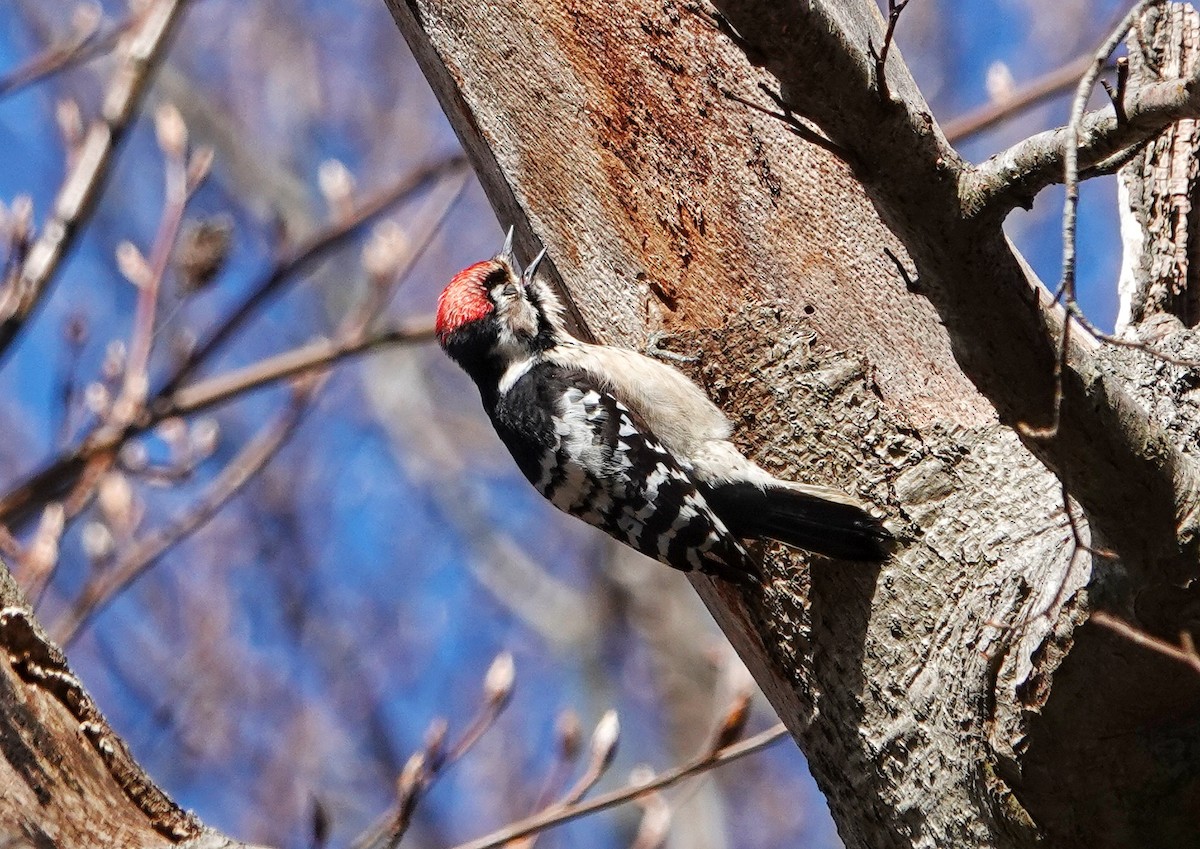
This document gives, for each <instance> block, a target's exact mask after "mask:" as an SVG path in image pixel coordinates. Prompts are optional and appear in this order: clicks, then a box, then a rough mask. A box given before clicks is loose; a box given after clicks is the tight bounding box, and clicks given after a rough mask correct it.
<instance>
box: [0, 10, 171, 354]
mask: <svg viewBox="0 0 1200 849" xmlns="http://www.w3.org/2000/svg"><path fill="white" fill-rule="evenodd" d="M187 5H188V0H159V2H158V3H156V4H154V5H153V6H152V7H150V8H149V9H148V10H147V11H146V13H145V17H144V18H143V19H142V20H141V21H140V22H139V25H138V26H137V27H136V29H134V30H132V31H131V32H130V33H129V34H128V45H127V46H126V47H125V48H124V49H123V50H122V51H121V52H120V62H119V66H118V68H117V69H116V71H115V72H114V73H113V77H112V80H111V81H110V83H109V86H108V90H107V91H106V93H105V96H104V107H103V109H102V110H101V118H100V120H99V121H97V122H96V123H95V124H93V125H92V127H91V129H90V130H89V131H88V134H87V138H86V139H85V140H84V142H83V146H82V148H81V149H80V151H79V152H78V154H77V156H76V158H75V160H74V166H73V167H72V168H71V170H70V172H69V173H68V174H67V177H66V179H65V180H64V181H63V184H62V187H61V188H60V189H59V192H58V196H57V197H56V198H55V201H54V209H53V212H52V214H51V217H50V220H48V221H47V222H46V223H45V225H44V226H43V227H42V230H41V233H40V234H39V236H38V238H37V241H35V242H34V243H33V246H32V247H31V248H30V249H29V253H28V254H27V255H26V256H25V259H24V262H22V263H21V268H20V270H19V271H18V273H17V274H16V279H15V280H14V281H13V285H12V286H11V287H10V288H9V289H7V290H5V291H4V292H3V293H0V357H3V356H4V354H5V353H7V351H8V350H9V349H10V348H11V346H12V343H13V340H14V339H16V337H17V334H18V333H20V331H21V329H22V328H23V327H24V326H25V324H26V321H27V320H28V318H29V316H30V314H31V313H32V312H33V311H34V309H35V308H36V307H37V305H38V304H39V303H40V302H41V300H42V298H43V296H44V295H45V293H46V291H47V289H48V288H49V286H50V284H51V282H52V281H53V279H54V276H55V272H56V271H57V270H58V267H59V265H60V264H61V263H62V261H63V258H64V257H66V255H67V253H68V251H70V249H71V247H72V246H73V245H74V243H75V238H76V237H77V236H78V234H79V231H80V229H81V228H82V226H83V225H84V224H85V223H86V222H87V220H88V219H89V218H90V216H91V214H92V210H93V209H94V208H95V206H96V202H97V200H99V198H100V193H101V191H102V190H103V188H104V185H105V183H106V182H107V180H108V176H109V174H110V173H111V171H112V164H113V160H114V158H115V152H116V149H117V147H118V146H119V145H120V143H121V141H122V140H123V139H124V137H125V135H126V133H127V132H128V130H129V128H130V126H131V125H132V124H133V121H134V119H135V118H136V117H137V114H138V109H139V107H140V106H141V102H142V96H143V95H144V94H145V92H146V89H147V87H148V85H149V81H150V78H151V77H152V76H153V72H154V70H155V68H156V67H157V66H158V64H159V62H160V60H161V59H162V57H163V55H164V54H165V53H166V50H167V45H168V43H169V42H170V36H171V34H172V33H173V32H174V31H175V29H176V27H177V25H178V23H179V20H180V18H181V17H182V15H183V12H184V10H185V9H186V8H187Z"/></svg>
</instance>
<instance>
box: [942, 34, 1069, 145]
mask: <svg viewBox="0 0 1200 849" xmlns="http://www.w3.org/2000/svg"><path fill="white" fill-rule="evenodd" d="M1091 64H1092V54H1091V53H1088V54H1086V55H1084V56H1076V57H1075V58H1074V59H1072V60H1071V61H1069V62H1067V63H1066V64H1064V65H1062V66H1061V67H1058V68H1055V69H1054V70H1052V71H1047V72H1046V73H1045V74H1042V75H1041V76H1040V77H1037V78H1036V79H1033V80H1031V81H1029V82H1028V83H1026V84H1025V85H1023V86H1021V87H1020V88H1018V89H1017V90H1016V91H1014V92H1013V93H1012V94H1010V95H1008V96H1007V97H1005V98H1004V99H1003V100H1000V101H998V102H995V103H987V104H984V105H983V106H980V107H979V108H977V109H974V110H972V111H971V112H968V113H967V114H965V115H961V116H959V117H958V118H953V119H951V120H949V121H947V122H946V123H944V124H942V133H944V134H945V136H946V141H948V142H950V144H955V145H956V144H959V143H961V142H963V141H965V140H966V139H968V138H970V137H971V136H973V135H976V134H977V133H981V132H983V131H984V130H987V129H991V128H992V127H994V126H995V125H996V124H999V123H1000V122H1002V121H1006V120H1008V119H1009V118H1011V117H1013V116H1014V115H1017V114H1019V113H1021V112H1024V111H1025V110H1026V109H1030V108H1032V107H1034V106H1037V105H1038V104H1039V103H1043V102H1044V101H1046V100H1049V99H1050V98H1052V97H1054V96H1055V95H1058V94H1062V93H1063V92H1066V91H1069V90H1071V89H1073V88H1075V86H1076V85H1078V83H1079V78H1080V77H1081V76H1082V75H1083V73H1084V72H1085V71H1087V69H1088V68H1089V67H1091Z"/></svg>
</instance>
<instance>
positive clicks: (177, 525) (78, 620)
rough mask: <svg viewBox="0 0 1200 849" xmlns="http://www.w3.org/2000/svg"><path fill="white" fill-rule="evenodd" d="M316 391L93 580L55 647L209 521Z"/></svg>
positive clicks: (296, 401)
mask: <svg viewBox="0 0 1200 849" xmlns="http://www.w3.org/2000/svg"><path fill="white" fill-rule="evenodd" d="M317 388H319V387H318V385H317V384H313V383H310V384H309V385H308V386H306V387H303V388H299V389H296V390H295V391H294V392H293V393H292V398H291V400H290V402H289V403H288V406H287V407H286V408H285V409H284V410H283V412H282V413H281V414H280V415H279V417H278V418H277V419H276V420H275V421H273V422H271V423H270V424H268V425H267V426H266V427H264V428H263V429H262V430H261V431H260V432H259V433H258V434H257V435H256V436H255V437H254V438H253V439H251V440H250V441H249V442H248V443H247V444H246V445H245V446H244V447H243V448H242V449H241V450H240V451H239V452H238V453H237V455H236V456H235V457H234V458H233V459H232V460H230V461H229V464H228V465H226V467H225V468H224V469H223V470H222V471H221V473H220V474H219V475H218V476H217V477H216V478H215V479H214V480H213V482H212V484H211V485H210V486H209V487H208V489H207V491H206V492H205V493H204V494H203V495H202V496H201V497H200V498H199V499H198V500H197V502H196V503H195V504H194V505H192V506H191V507H190V508H189V509H188V510H187V511H186V512H185V513H184V514H183V515H181V516H179V517H178V518H177V519H175V520H173V521H171V522H169V523H168V524H167V525H166V526H164V527H162V528H160V529H158V530H156V531H153V532H151V533H149V534H148V535H147V536H145V537H144V538H143V539H141V540H139V541H138V542H137V543H136V544H135V545H134V546H133V547H132V548H131V549H130V550H129V551H128V552H126V553H125V554H124V555H123V556H122V557H121V558H120V559H119V560H118V561H117V563H116V564H114V565H113V566H112V567H110V568H108V569H105V570H104V571H103V572H100V573H98V574H93V575H92V576H91V578H90V579H89V580H88V582H87V584H86V585H85V586H84V588H83V590H82V592H80V594H79V597H78V598H77V599H76V600H75V602H74V603H73V604H72V605H71V607H70V608H69V609H68V610H67V612H66V613H64V614H63V615H62V617H61V618H59V619H58V621H57V622H55V623H54V625H53V626H52V627H51V628H50V633H51V634H52V636H53V638H54V641H55V642H57V643H58V644H59V645H64V646H65V645H69V644H70V643H71V641H72V640H74V639H75V637H76V636H77V635H78V634H79V631H80V629H81V628H83V627H84V626H85V625H86V624H87V623H88V622H89V621H90V620H91V619H92V617H93V616H95V615H96V614H97V613H98V612H100V611H101V610H103V609H104V608H105V607H106V606H107V605H108V604H109V603H110V602H111V601H112V600H113V599H114V598H115V597H116V596H117V594H118V593H120V592H121V591H122V590H123V589H125V587H127V586H129V585H130V584H131V583H133V582H134V581H135V580H137V578H138V577H140V576H141V575H142V574H143V573H144V572H145V571H146V570H147V569H149V568H150V567H151V566H153V565H154V564H155V563H156V562H157V561H158V559H159V558H160V557H162V556H163V555H164V554H165V553H166V552H167V551H169V550H170V549H171V548H173V547H174V546H176V545H178V544H179V543H180V542H182V541H183V540H185V539H187V537H189V536H191V535H192V534H193V533H195V532H196V530H198V529H199V528H200V527H201V526H203V525H204V523H205V522H207V521H208V520H209V519H211V518H212V517H213V516H214V515H215V514H216V513H217V511H218V510H220V509H221V507H223V506H224V505H225V504H226V503H227V502H228V501H229V499H231V498H233V496H235V495H236V494H237V493H238V492H239V491H240V490H241V489H242V487H244V486H245V485H246V484H247V483H248V482H249V481H250V479H251V478H252V477H254V475H256V474H257V473H258V472H259V471H261V470H262V468H263V467H264V466H266V464H267V463H268V462H269V461H270V460H271V458H272V457H274V456H275V454H276V453H277V452H278V451H279V449H280V448H281V447H283V444H284V442H285V441H286V440H287V438H288V436H289V435H291V434H292V433H293V432H294V431H295V428H296V425H298V424H299V423H300V420H301V418H303V416H304V414H305V413H306V412H307V411H308V409H309V406H310V403H309V402H310V401H311V400H312V397H313V395H314V394H315V391H316V390H317Z"/></svg>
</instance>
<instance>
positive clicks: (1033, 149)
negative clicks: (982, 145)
mask: <svg viewBox="0 0 1200 849" xmlns="http://www.w3.org/2000/svg"><path fill="white" fill-rule="evenodd" d="M1125 112H1126V117H1127V120H1126V121H1124V122H1122V121H1119V120H1118V119H1117V116H1116V114H1115V113H1114V111H1113V108H1112V106H1111V105H1110V106H1106V107H1105V108H1103V109H1100V110H1097V111H1095V112H1089V113H1088V114H1087V115H1085V116H1083V117H1082V118H1081V121H1080V124H1079V131H1078V136H1077V137H1078V139H1079V145H1078V159H1077V162H1078V166H1082V167H1083V168H1085V169H1086V168H1090V167H1092V166H1095V165H1098V164H1100V163H1101V162H1103V161H1104V160H1105V159H1108V158H1109V157H1111V156H1114V155H1115V154H1118V153H1120V152H1121V151H1123V150H1125V149H1126V148H1128V147H1130V146H1131V145H1136V144H1139V143H1141V142H1144V141H1146V140H1147V139H1151V138H1153V137H1154V136H1156V135H1158V133H1160V132H1162V130H1163V128H1164V127H1167V126H1168V125H1170V124H1172V123H1174V122H1175V121H1178V120H1180V119H1181V118H1195V117H1197V116H1200V80H1197V79H1196V78H1192V79H1190V80H1187V81H1182V80H1170V81H1166V82H1159V83H1150V84H1149V85H1146V86H1141V87H1139V88H1135V89H1133V90H1130V91H1127V92H1126V96H1125ZM1069 136H1070V130H1069V128H1068V127H1059V128H1058V129H1055V130H1047V131H1046V132H1043V133H1038V134H1037V135H1035V136H1030V137H1029V138H1027V139H1025V140H1023V141H1021V142H1018V143H1017V144H1015V145H1013V146H1012V147H1010V148H1009V149H1008V150H1005V151H1001V152H1000V153H998V154H996V155H995V156H993V157H992V158H991V159H988V160H987V161H986V162H983V163H981V164H980V165H979V166H978V167H976V168H975V169H974V170H972V171H968V172H967V173H966V175H965V178H964V184H963V189H962V190H963V200H964V204H965V207H964V212H966V214H968V215H978V214H981V213H984V212H987V213H991V214H1003V213H1005V212H1008V211H1009V210H1010V209H1012V208H1013V207H1017V206H1028V205H1029V204H1030V203H1031V202H1032V199H1033V197H1034V195H1036V194H1037V193H1038V192H1040V191H1041V190H1042V189H1044V188H1046V187H1047V186H1050V185H1053V184H1055V183H1059V182H1062V180H1063V166H1064V162H1065V151H1066V149H1067V144H1068V137H1069ZM1078 166H1077V167H1078Z"/></svg>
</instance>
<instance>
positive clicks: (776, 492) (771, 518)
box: [705, 481, 894, 562]
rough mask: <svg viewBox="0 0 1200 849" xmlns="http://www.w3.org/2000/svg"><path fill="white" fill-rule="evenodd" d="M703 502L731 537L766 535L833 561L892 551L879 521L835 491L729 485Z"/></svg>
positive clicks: (780, 485)
mask: <svg viewBox="0 0 1200 849" xmlns="http://www.w3.org/2000/svg"><path fill="white" fill-rule="evenodd" d="M705 499H706V500H707V501H708V503H709V506H711V507H712V508H713V510H714V511H715V512H716V514H717V515H718V516H720V517H721V520H722V521H723V522H725V525H726V527H728V528H729V530H730V531H731V532H732V533H733V534H734V535H735V536H739V537H768V538H770V539H773V540H778V541H779V542H782V543H784V544H785V545H790V546H794V547H796V548H802V549H804V550H805V551H811V552H814V553H816V554H823V555H825V556H826V557H834V558H837V559H838V560H865V561H872V562H879V561H882V560H885V559H886V558H887V556H888V555H889V554H890V553H891V550H892V544H893V542H894V540H893V538H892V535H891V534H890V533H888V531H887V529H886V528H884V527H883V525H882V524H881V523H880V522H879V520H878V519H876V518H875V517H874V516H872V515H871V514H870V513H868V512H867V511H866V509H864V508H863V507H862V506H860V505H859V504H857V503H856V502H855V501H853V500H852V499H851V498H850V497H849V496H847V495H845V494H843V493H841V492H838V491H837V490H833V489H827V488H825V487H817V486H805V485H804V484H796V483H788V482H785V481H779V482H778V483H777V484H775V485H770V484H769V485H767V486H765V487H759V486H756V485H755V484H752V483H729V484H724V485H721V486H717V487H713V488H710V489H708V491H706V492H705Z"/></svg>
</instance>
